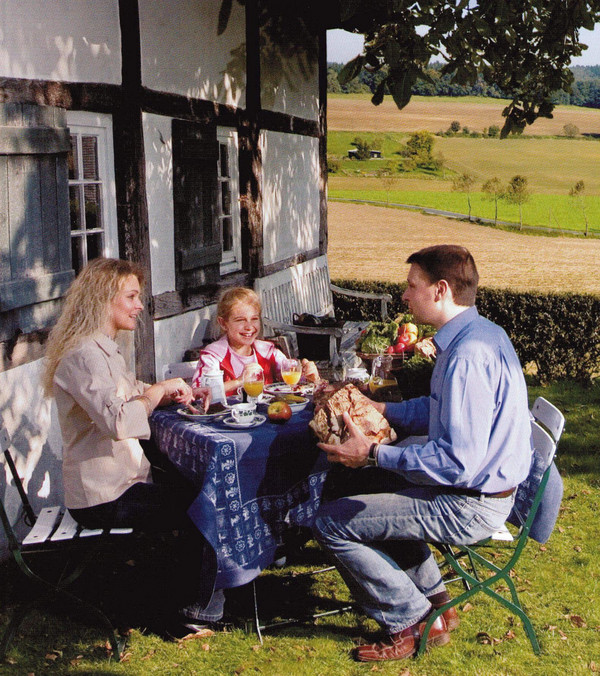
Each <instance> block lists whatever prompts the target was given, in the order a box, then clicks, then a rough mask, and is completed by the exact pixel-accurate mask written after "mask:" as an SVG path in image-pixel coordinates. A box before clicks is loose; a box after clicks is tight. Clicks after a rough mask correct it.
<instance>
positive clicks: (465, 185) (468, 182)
mask: <svg viewBox="0 0 600 676" xmlns="http://www.w3.org/2000/svg"><path fill="white" fill-rule="evenodd" d="M474 185H475V178H474V176H473V175H472V174H469V173H468V172H465V173H464V174H460V176H456V177H455V178H454V179H453V181H452V190H454V191H455V192H464V193H465V195H466V196H467V205H468V207H469V220H471V190H472V189H473V186H474Z"/></svg>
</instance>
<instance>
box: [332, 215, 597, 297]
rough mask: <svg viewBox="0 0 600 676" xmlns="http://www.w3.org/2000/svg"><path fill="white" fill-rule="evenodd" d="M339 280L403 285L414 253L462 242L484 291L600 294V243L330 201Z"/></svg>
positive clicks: (335, 275)
mask: <svg viewBox="0 0 600 676" xmlns="http://www.w3.org/2000/svg"><path fill="white" fill-rule="evenodd" d="M328 222H329V252H328V253H329V267H330V273H331V277H332V279H360V280H380V281H389V282H401V281H404V280H405V279H406V273H407V271H408V266H407V265H406V264H405V263H404V261H405V260H406V258H407V257H408V256H409V254H411V253H412V252H413V251H416V250H417V249H420V248H422V247H424V246H429V245H432V244H444V243H455V244H462V245H463V246H466V247H467V248H468V249H469V250H470V251H471V253H472V254H473V256H474V258H475V261H476V262H477V267H478V270H479V275H480V283H481V285H482V286H486V287H491V288H506V289H514V290H521V291H523V290H538V291H546V292H553V291H556V292H571V293H593V294H597V295H598V294H600V282H599V281H598V263H599V262H600V240H598V239H593V240H585V239H579V238H573V237H542V236H532V235H524V234H519V233H513V232H504V231H502V230H497V229H495V228H491V227H484V226H481V225H475V224H471V223H466V222H463V221H456V220H453V219H449V218H442V217H438V216H426V215H424V214H420V213H415V212H411V211H405V210H401V209H388V208H385V207H375V206H368V205H361V204H345V203H340V202H329V217H328Z"/></svg>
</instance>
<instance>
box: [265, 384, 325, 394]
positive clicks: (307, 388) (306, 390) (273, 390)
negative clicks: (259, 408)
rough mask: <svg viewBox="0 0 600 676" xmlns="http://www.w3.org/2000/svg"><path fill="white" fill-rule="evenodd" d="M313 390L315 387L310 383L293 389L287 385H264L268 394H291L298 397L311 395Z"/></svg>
mask: <svg viewBox="0 0 600 676" xmlns="http://www.w3.org/2000/svg"><path fill="white" fill-rule="evenodd" d="M314 389H315V386H314V385H313V384H312V383H307V384H303V385H297V386H296V387H294V388H292V386H291V385H288V384H287V383H272V384H271V385H265V391H266V392H268V393H269V394H290V393H292V392H293V393H294V394H298V395H306V394H311V393H312V392H313V390H314Z"/></svg>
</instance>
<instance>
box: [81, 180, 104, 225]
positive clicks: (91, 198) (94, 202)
mask: <svg viewBox="0 0 600 676" xmlns="http://www.w3.org/2000/svg"><path fill="white" fill-rule="evenodd" d="M83 192H84V195H85V227H86V230H93V229H95V228H101V227H102V204H101V191H100V186H99V185H86V186H85V188H84V189H83Z"/></svg>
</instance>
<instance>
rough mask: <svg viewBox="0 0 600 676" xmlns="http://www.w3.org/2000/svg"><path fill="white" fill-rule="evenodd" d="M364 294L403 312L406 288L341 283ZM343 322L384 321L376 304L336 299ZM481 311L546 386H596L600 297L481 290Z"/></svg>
mask: <svg viewBox="0 0 600 676" xmlns="http://www.w3.org/2000/svg"><path fill="white" fill-rule="evenodd" d="M335 284H337V285H339V286H342V287H345V288H350V289H357V290H359V291H375V292H379V293H389V294H391V296H392V302H391V303H390V305H389V308H388V312H389V315H390V317H394V316H396V314H398V313H400V312H404V311H405V310H406V307H405V305H404V303H403V302H402V293H403V292H404V289H405V285H404V284H392V283H389V282H360V281H357V280H336V281H335ZM334 300H335V314H336V316H337V317H338V318H340V319H357V318H364V319H370V320H377V319H379V316H378V312H379V304H378V303H377V302H374V301H368V300H361V299H356V298H348V297H345V296H335V297H334ZM477 307H478V309H479V312H480V313H481V314H482V315H483V316H484V317H487V318H488V319H490V320H491V321H493V322H496V324H499V325H500V326H502V328H503V329H504V330H505V331H506V332H507V333H508V335H509V337H510V339H511V340H512V343H513V345H514V346H515V350H516V352H517V354H518V355H519V359H520V360H521V363H522V364H523V366H524V367H525V366H527V367H528V370H529V371H530V372H532V374H533V376H534V378H535V379H536V380H537V381H538V382H539V383H541V384H547V383H550V382H552V381H555V380H560V379H564V378H568V379H573V380H579V381H583V382H588V383H589V382H591V381H592V380H593V379H594V378H596V377H598V376H599V375H600V324H599V323H598V321H597V318H598V316H600V297H597V296H591V295H586V294H552V293H550V294H546V293H538V292H517V291H506V290H502V289H486V288H481V289H479V291H478V294H477Z"/></svg>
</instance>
